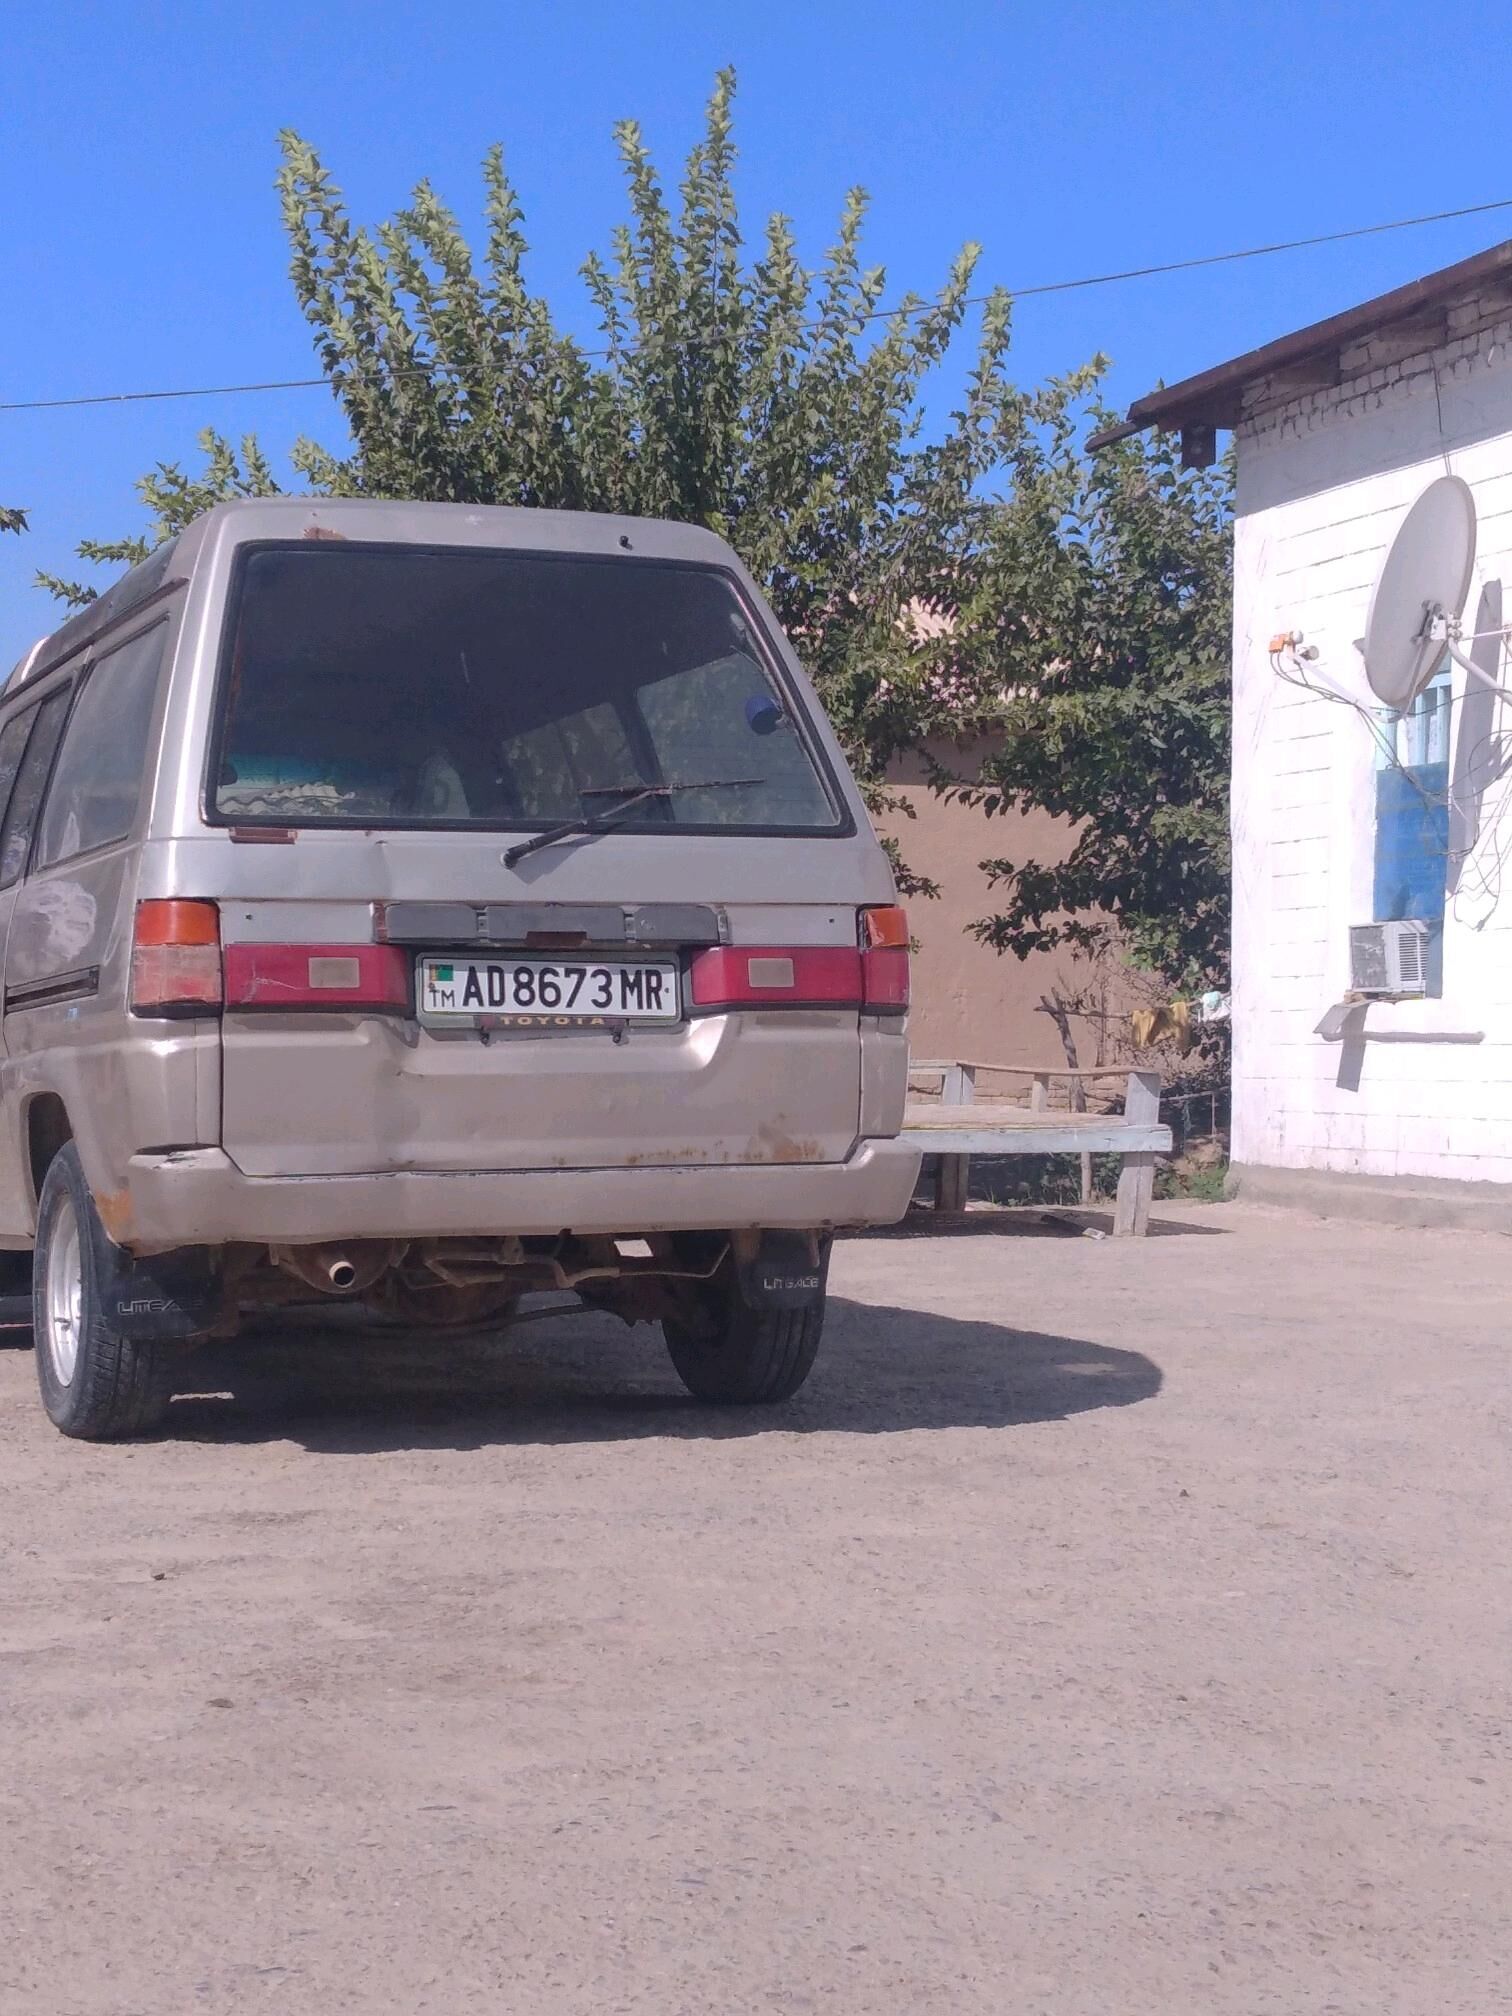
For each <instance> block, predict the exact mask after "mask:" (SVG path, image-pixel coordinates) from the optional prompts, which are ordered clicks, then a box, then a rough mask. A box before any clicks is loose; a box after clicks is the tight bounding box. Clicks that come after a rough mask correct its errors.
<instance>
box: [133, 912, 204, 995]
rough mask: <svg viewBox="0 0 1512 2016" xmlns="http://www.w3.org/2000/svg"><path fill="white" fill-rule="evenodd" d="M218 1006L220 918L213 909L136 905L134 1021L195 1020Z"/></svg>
mask: <svg viewBox="0 0 1512 2016" xmlns="http://www.w3.org/2000/svg"><path fill="white" fill-rule="evenodd" d="M220 1004H221V950H220V912H219V911H218V910H217V909H216V907H215V905H214V904H213V903H198V902H187V901H183V900H170V901H162V900H158V901H154V902H148V903H139V904H138V905H137V913H136V931H135V935H134V937H133V941H132V947H131V1007H132V1012H133V1013H134V1014H137V1015H198V1014H202V1013H203V1012H204V1011H205V1010H206V1009H213V1008H219V1006H220Z"/></svg>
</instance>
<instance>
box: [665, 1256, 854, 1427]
mask: <svg viewBox="0 0 1512 2016" xmlns="http://www.w3.org/2000/svg"><path fill="white" fill-rule="evenodd" d="M699 1313H700V1320H699V1321H698V1322H697V1324H696V1325H694V1324H682V1323H676V1322H673V1321H672V1320H671V1318H670V1317H669V1318H668V1319H667V1321H665V1322H664V1323H663V1324H662V1335H663V1336H664V1337H665V1338H666V1340H667V1350H668V1352H669V1354H670V1355H671V1359H672V1363H673V1365H674V1367H675V1368H676V1371H677V1376H678V1378H679V1379H681V1381H682V1382H683V1384H684V1386H686V1387H687V1389H688V1391H689V1392H690V1393H691V1394H693V1396H694V1397H695V1398H696V1399H699V1400H711V1401H715V1402H717V1403H718V1404H720V1405H723V1406H736V1407H751V1406H769V1405H771V1404H772V1403H773V1402H775V1401H778V1400H788V1399H791V1398H792V1396H793V1394H795V1393H796V1392H797V1391H798V1388H799V1387H800V1386H801V1385H802V1384H803V1382H804V1380H805V1379H807V1377H808V1375H809V1373H810V1372H811V1371H812V1370H813V1365H814V1359H815V1357H816V1356H817V1355H818V1351H819V1338H820V1335H821V1333H822V1332H823V1329H824V1298H823V1295H822V1294H821V1295H820V1297H819V1299H818V1300H817V1301H815V1302H813V1303H811V1304H810V1305H809V1307H808V1308H806V1309H753V1308H751V1307H750V1306H749V1304H748V1303H747V1302H746V1301H745V1300H744V1298H743V1297H742V1296H741V1294H740V1290H739V1286H738V1284H737V1283H734V1282H732V1283H731V1284H730V1285H729V1287H728V1288H725V1287H723V1286H721V1288H720V1290H719V1291H718V1292H717V1293H716V1294H711V1295H710V1296H709V1298H708V1300H707V1302H706V1303H705V1305H704V1307H703V1308H702V1309H701V1310H700V1312H699Z"/></svg>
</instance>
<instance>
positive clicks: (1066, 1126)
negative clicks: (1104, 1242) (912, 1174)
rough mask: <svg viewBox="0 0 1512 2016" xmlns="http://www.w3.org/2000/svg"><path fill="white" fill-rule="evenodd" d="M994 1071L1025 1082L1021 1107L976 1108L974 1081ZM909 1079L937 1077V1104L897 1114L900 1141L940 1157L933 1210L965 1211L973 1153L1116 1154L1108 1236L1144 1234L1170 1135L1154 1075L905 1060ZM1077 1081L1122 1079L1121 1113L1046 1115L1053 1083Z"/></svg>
mask: <svg viewBox="0 0 1512 2016" xmlns="http://www.w3.org/2000/svg"><path fill="white" fill-rule="evenodd" d="M986 1072H996V1073H1000V1074H1001V1075H1003V1076H1006V1077H1016V1078H1027V1079H1028V1080H1029V1081H1030V1084H1029V1104H1028V1106H1027V1107H1023V1106H1014V1105H1010V1104H1008V1103H1007V1102H1006V1101H1004V1102H1003V1103H1001V1104H999V1103H997V1102H996V1101H994V1102H993V1103H991V1104H989V1105H985V1106H979V1105H978V1104H977V1103H976V1090H977V1076H978V1074H979V1073H986ZM909 1076H910V1077H911V1078H919V1077H924V1076H931V1077H933V1076H938V1078H939V1080H940V1095H939V1097H938V1099H910V1100H909V1101H908V1104H907V1106H906V1107H905V1109H904V1114H903V1134H904V1138H905V1139H907V1140H910V1141H913V1142H914V1143H916V1144H917V1146H918V1147H920V1148H921V1149H922V1150H923V1151H924V1153H925V1154H926V1155H938V1156H939V1157H940V1180H939V1187H938V1189H937V1191H936V1193H935V1209H936V1210H937V1211H962V1210H964V1209H965V1208H966V1196H967V1186H968V1184H969V1182H970V1179H971V1158H972V1156H973V1155H1083V1156H1091V1155H1121V1156H1122V1157H1123V1168H1122V1170H1121V1171H1120V1173H1119V1178H1118V1198H1117V1202H1116V1205H1115V1208H1114V1214H1113V1231H1114V1234H1115V1236H1118V1237H1123V1238H1128V1237H1138V1236H1141V1235H1142V1234H1144V1233H1145V1232H1146V1231H1147V1230H1148V1229H1149V1223H1150V1199H1151V1197H1152V1195H1153V1194H1154V1189H1155V1157H1156V1156H1157V1155H1158V1154H1169V1152H1170V1148H1171V1130H1170V1128H1169V1127H1166V1126H1163V1125H1162V1124H1161V1119H1160V1073H1159V1072H1158V1071H1130V1070H1129V1069H1128V1068H1127V1067H1126V1066H1124V1065H1109V1066H1107V1067H1104V1068H1100V1069H1096V1070H1090V1071H1071V1070H1060V1071H1054V1070H1041V1069H1039V1068H1037V1067H1035V1066H1032V1065H1020V1064H977V1063H967V1062H964V1061H963V1060H961V1059H960V1058H951V1059H948V1060H947V1061H945V1062H930V1063H910V1065H909ZM1058 1078H1065V1079H1069V1080H1072V1081H1080V1080H1085V1079H1092V1078H1123V1079H1126V1081H1127V1083H1126V1086H1125V1090H1124V1110H1123V1112H1122V1113H1081V1112H1064V1113H1062V1112H1052V1111H1051V1109H1050V1086H1051V1084H1052V1082H1053V1081H1054V1080H1055V1079H1058Z"/></svg>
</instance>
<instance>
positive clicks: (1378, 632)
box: [1360, 476, 1512, 714]
mask: <svg viewBox="0 0 1512 2016" xmlns="http://www.w3.org/2000/svg"><path fill="white" fill-rule="evenodd" d="M1474 571H1475V499H1474V498H1473V497H1472V496H1471V494H1470V486H1469V484H1468V483H1466V482H1465V480H1464V479H1463V477H1460V476H1439V477H1437V478H1436V479H1435V480H1434V481H1433V482H1432V483H1430V484H1429V485H1428V487H1427V489H1426V490H1424V491H1423V492H1422V493H1421V494H1420V496H1419V497H1418V499H1417V501H1416V502H1415V503H1414V504H1413V506H1412V508H1411V510H1410V511H1409V512H1408V513H1407V516H1406V517H1405V518H1404V519H1403V520H1402V524H1401V529H1400V530H1399V531H1398V533H1397V535H1396V537H1395V539H1393V540H1392V542H1391V550H1390V551H1389V552H1388V553H1387V555H1386V558H1385V560H1384V562H1383V563H1382V566H1381V572H1380V575H1379V577H1378V579H1377V581H1376V585H1375V589H1374V592H1373V593H1372V595H1371V598H1370V614H1369V615H1368V616H1367V617H1366V619H1365V635H1364V637H1363V638H1362V639H1361V642H1360V650H1361V653H1362V654H1363V656H1364V659H1365V677H1366V680H1367V681H1368V683H1369V686H1370V690H1371V692H1372V693H1374V695H1375V697H1376V698H1377V700H1379V701H1380V702H1381V703H1382V705H1383V706H1386V707H1389V708H1390V709H1391V710H1392V712H1393V713H1395V714H1405V713H1406V712H1407V710H1408V708H1409V707H1411V705H1412V703H1413V701H1414V700H1416V699H1417V697H1418V695H1419V694H1420V693H1421V692H1422V691H1423V689H1424V687H1425V686H1426V685H1427V684H1428V682H1429V680H1430V679H1431V678H1432V677H1433V675H1434V673H1435V672H1436V671H1437V670H1438V668H1439V665H1440V663H1441V661H1442V660H1443V658H1444V657H1445V656H1446V655H1447V656H1448V657H1449V658H1451V659H1452V660H1453V661H1454V663H1455V664H1456V665H1458V666H1459V667H1460V669H1461V670H1462V671H1463V672H1464V673H1465V674H1466V676H1467V677H1468V678H1472V679H1475V680H1476V681H1478V682H1479V684H1481V685H1482V686H1489V687H1490V688H1491V690H1492V692H1493V693H1502V694H1506V693H1507V689H1506V687H1504V686H1500V685H1498V684H1497V682H1496V680H1494V679H1493V678H1492V677H1491V675H1490V673H1489V672H1487V671H1485V670H1484V669H1483V668H1482V667H1481V666H1479V665H1477V664H1476V662H1475V660H1474V659H1473V658H1472V657H1471V656H1470V654H1469V652H1468V651H1465V650H1463V649H1462V648H1461V640H1462V638H1463V635H1464V632H1463V629H1462V627H1461V620H1460V619H1461V616H1462V613H1463V611H1464V607H1465V598H1466V596H1467V595H1468V594H1469V593H1470V579H1471V576H1472V574H1473V573H1474ZM1498 634H1500V633H1498ZM1508 697H1509V698H1512V695H1508Z"/></svg>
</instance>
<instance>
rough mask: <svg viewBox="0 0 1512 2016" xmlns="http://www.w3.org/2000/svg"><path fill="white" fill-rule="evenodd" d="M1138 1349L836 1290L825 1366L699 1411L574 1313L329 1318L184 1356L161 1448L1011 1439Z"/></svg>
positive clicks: (590, 1320)
mask: <svg viewBox="0 0 1512 2016" xmlns="http://www.w3.org/2000/svg"><path fill="white" fill-rule="evenodd" d="M1160 1383H1161V1374H1160V1370H1159V1368H1158V1366H1156V1365H1155V1364H1154V1363H1153V1362H1152V1361H1151V1360H1150V1359H1148V1358H1146V1357H1144V1356H1143V1355H1142V1354H1141V1353H1139V1352H1137V1351H1124V1350H1118V1349H1115V1348H1113V1347H1111V1346H1108V1345H1103V1344H1094V1343H1091V1342H1088V1341H1087V1340H1085V1339H1081V1338H1075V1337H1056V1336H1049V1335H1046V1334H1044V1333H1042V1332H1039V1331H1032V1330H1016V1329H1013V1328H1011V1327H1009V1326H1008V1325H1006V1324H997V1323H978V1322H962V1321H960V1320H958V1319H956V1318H954V1317H949V1316H938V1315H934V1314H932V1313H930V1312H928V1311H924V1310H918V1309H895V1308H887V1307H880V1306H876V1305H873V1304H870V1303H861V1302H853V1301H847V1300H845V1299H843V1298H839V1297H833V1298H831V1301H830V1307H829V1318H828V1322H827V1324H826V1328H825V1339H824V1344H823V1347H822V1348H821V1350H820V1354H819V1362H818V1364H817V1366H816V1367H815V1370H814V1373H813V1375H812V1377H811V1379H810V1381H809V1383H808V1385H807V1386H806V1387H805V1388H804V1390H803V1391H802V1392H801V1393H800V1394H799V1395H798V1396H797V1397H796V1399H794V1400H792V1401H790V1402H789V1403H788V1404H787V1405H785V1406H779V1407H769V1408H732V1407H709V1406H705V1405H701V1404H699V1403H698V1402H696V1401H693V1400H691V1399H689V1397H688V1396H687V1395H686V1394H685V1393H684V1392H683V1390H682V1388H681V1386H680V1385H679V1384H678V1382H677V1379H676V1376H675V1374H674V1373H673V1371H672V1368H671V1365H670V1363H669V1362H668V1360H667V1358H666V1354H665V1352H664V1350H663V1348H662V1343H661V1338H660V1335H659V1333H658V1332H657V1331H655V1330H648V1329H639V1330H636V1331H627V1330H625V1329H624V1328H623V1327H622V1326H620V1325H619V1324H618V1323H615V1322H613V1321H612V1320H610V1319H608V1318H605V1317H601V1316H594V1315H589V1314H587V1313H584V1314H583V1315H581V1316H578V1315H576V1314H574V1315H573V1316H569V1317H566V1318H564V1319H563V1320H562V1322H561V1323H560V1325H557V1324H552V1325H549V1326H543V1327H541V1328H539V1329H535V1328H532V1329H528V1330H522V1331H519V1332H517V1333H515V1334H514V1335H512V1336H511V1335H503V1336H488V1335H480V1334H476V1333H475V1334H470V1335H466V1336H455V1337H448V1336H445V1335H436V1334H433V1333H432V1334H425V1333H421V1332H405V1333H401V1334H396V1333H394V1332H389V1331H375V1330H374V1329H372V1328H371V1327H363V1326H361V1325H358V1324H351V1323H347V1324H340V1323H338V1322H337V1321H335V1320H333V1319H332V1318H330V1317H325V1318H324V1319H323V1320H320V1321H318V1322H312V1323H309V1324H303V1325H300V1326H298V1327H296V1326H294V1325H292V1324H290V1325H285V1326H283V1327H281V1328H279V1329H277V1330H274V1329H269V1330H265V1331H261V1332H258V1333H256V1334H248V1335H246V1336H243V1337H241V1338H238V1339H237V1340H236V1341H235V1342H234V1343H231V1344H221V1345H210V1346H206V1347H204V1348H203V1349H201V1350H200V1351H197V1352H196V1353H194V1354H193V1356H192V1357H190V1358H187V1359H186V1360H185V1362H184V1367H183V1373H182V1376H181V1378H180V1381H179V1385H180V1393H179V1397H177V1398H176V1399H175V1401H174V1403H173V1405H172V1406H171V1408H170V1409H169V1415H168V1422H167V1427H166V1431H165V1432H166V1433H167V1434H168V1435H169V1436H170V1437H176V1438H189V1439H193V1440H205V1441H222V1440H223V1441H228V1442H248V1441H250V1442H261V1441H283V1440H292V1441H295V1442H298V1443H301V1444H302V1445H303V1446H304V1447H306V1448H308V1449H315V1450H321V1451H325V1452H329V1453H349V1454H354V1455H356V1454H362V1453H365V1452H370V1451H375V1450H386V1449H426V1448H449V1449H476V1448H481V1447H484V1446H487V1445H492V1444H509V1443H514V1444H521V1445H524V1444H539V1443H548V1444H549V1443H569V1444H570V1443H588V1442H614V1441H633V1440H639V1439H642V1438H645V1437H648V1436H665V1437H675V1438H679V1439H684V1440H687V1439H695V1438H697V1439H708V1440H722V1439H730V1438H743V1437H748V1436H753V1435H763V1434H784V1435H793V1434H800V1435H807V1434H825V1433H828V1434H849V1435H885V1434H895V1433H902V1432H905V1431H913V1432H916V1431H918V1430H921V1429H922V1430H933V1429H945V1428H995V1429H996V1428H1014V1427H1022V1426H1026V1425H1028V1424H1029V1423H1032V1422H1039V1421H1059V1420H1064V1419H1066V1418H1067V1417H1068V1416H1070V1415H1074V1414H1080V1413H1085V1412H1088V1411H1089V1410H1092V1409H1097V1408H1103V1407H1127V1406H1132V1405H1133V1404H1134V1403H1136V1402H1137V1401H1141V1400H1148V1399H1151V1398H1153V1397H1154V1395H1155V1394H1157V1393H1158V1392H1159V1390H1160Z"/></svg>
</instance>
